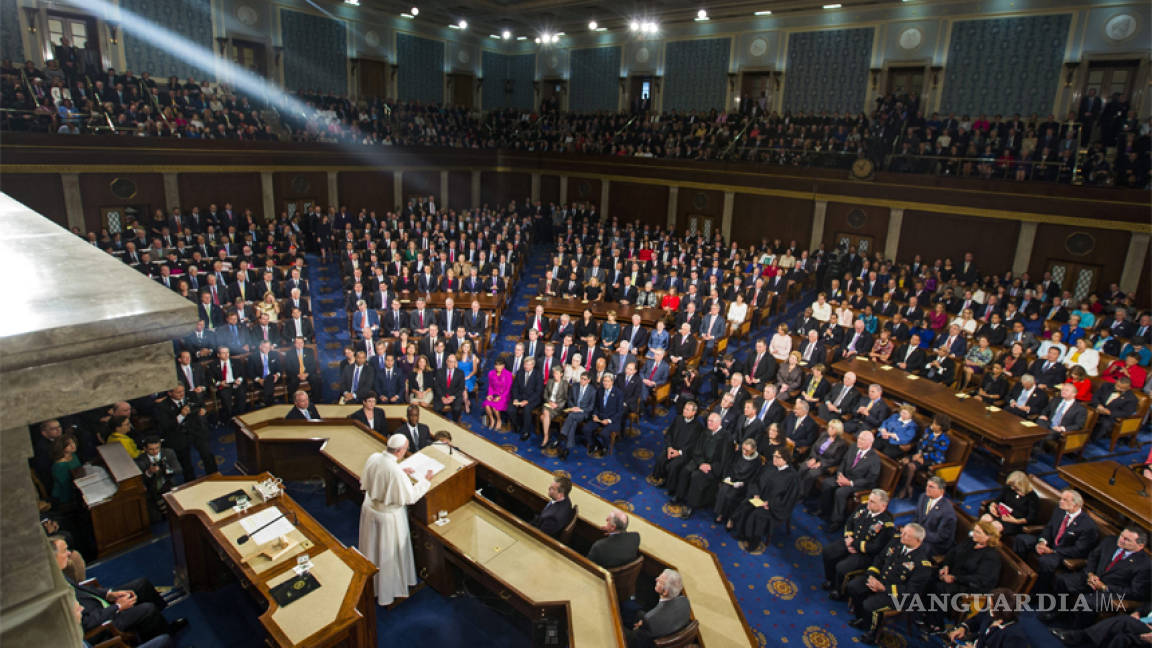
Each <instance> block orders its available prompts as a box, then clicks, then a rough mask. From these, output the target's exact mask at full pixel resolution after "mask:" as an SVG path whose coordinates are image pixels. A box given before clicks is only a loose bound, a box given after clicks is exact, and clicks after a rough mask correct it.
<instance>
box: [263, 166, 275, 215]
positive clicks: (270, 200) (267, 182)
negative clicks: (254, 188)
mask: <svg viewBox="0 0 1152 648" xmlns="http://www.w3.org/2000/svg"><path fill="white" fill-rule="evenodd" d="M260 199H261V201H262V202H263V203H264V222H266V223H267V222H270V221H273V220H275V219H276V188H275V185H273V183H272V172H271V171H261V172H260Z"/></svg>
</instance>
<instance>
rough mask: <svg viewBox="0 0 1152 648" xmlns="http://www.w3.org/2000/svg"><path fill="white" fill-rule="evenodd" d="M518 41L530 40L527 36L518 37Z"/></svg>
mask: <svg viewBox="0 0 1152 648" xmlns="http://www.w3.org/2000/svg"><path fill="white" fill-rule="evenodd" d="M516 40H518V41H522V40H528V37H527V36H517V37H516Z"/></svg>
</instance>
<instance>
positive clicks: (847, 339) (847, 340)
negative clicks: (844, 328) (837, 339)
mask: <svg viewBox="0 0 1152 648" xmlns="http://www.w3.org/2000/svg"><path fill="white" fill-rule="evenodd" d="M854 337H856V331H851V332H849V333H845V334H844V351H845V352H847V351H848V350H849V347H850V346H851V345H852V338H854ZM855 350H856V353H861V354H867V353H868V352H869V351H871V350H872V334H870V333H869V332H868V331H863V332H862V333H860V339H859V340H857V341H856V348H855Z"/></svg>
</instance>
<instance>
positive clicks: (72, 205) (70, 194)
mask: <svg viewBox="0 0 1152 648" xmlns="http://www.w3.org/2000/svg"><path fill="white" fill-rule="evenodd" d="M60 182H61V183H62V184H63V185H64V214H65V216H66V217H67V219H68V227H79V228H80V231H81V232H87V230H88V229H89V228H88V227H86V226H85V224H84V197H83V196H82V195H81V194H80V175H79V174H77V173H61V174H60ZM103 226H104V224H103V223H101V224H100V226H99V227H97V228H96V229H97V230H99V229H100V228H101V227H103Z"/></svg>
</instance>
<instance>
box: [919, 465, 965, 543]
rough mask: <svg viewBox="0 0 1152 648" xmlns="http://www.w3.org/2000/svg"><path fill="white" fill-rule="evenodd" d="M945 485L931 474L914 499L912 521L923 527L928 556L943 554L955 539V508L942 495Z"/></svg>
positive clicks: (946, 485)
mask: <svg viewBox="0 0 1152 648" xmlns="http://www.w3.org/2000/svg"><path fill="white" fill-rule="evenodd" d="M947 487H948V484H946V483H945V482H944V480H943V479H941V478H940V477H938V476H936V475H933V476H931V477H929V478H928V484H927V485H925V486H924V492H923V493H921V494H920V497H919V499H917V500H916V509H915V511H914V513H913V516H912V521H913V522H915V523H916V524H919V525H920V526H922V527H924V532H925V534H926V535H925V536H924V545H925V546H926V547H927V548H928V555H929V556H943V555H944V554H946V553H948V549H949V548H951V546H952V545H953V544H954V543H955V540H956V509H955V508H954V507H953V506H952V501H951V500H949V499H948V498H947V497H945V496H944V489H945V488H947Z"/></svg>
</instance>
